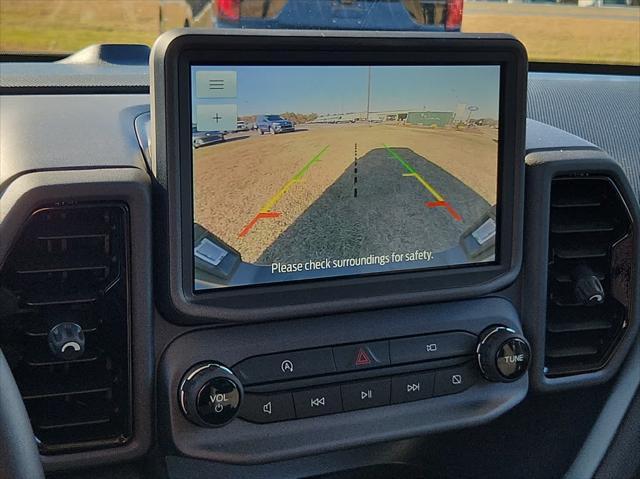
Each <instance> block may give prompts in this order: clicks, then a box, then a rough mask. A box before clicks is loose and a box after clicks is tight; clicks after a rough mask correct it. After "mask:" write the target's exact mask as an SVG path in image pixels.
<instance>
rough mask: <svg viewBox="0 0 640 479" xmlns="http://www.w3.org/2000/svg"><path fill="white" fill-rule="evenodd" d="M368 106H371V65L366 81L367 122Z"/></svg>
mask: <svg viewBox="0 0 640 479" xmlns="http://www.w3.org/2000/svg"><path fill="white" fill-rule="evenodd" d="M370 108H371V65H369V80H368V81H367V122H369V109H370Z"/></svg>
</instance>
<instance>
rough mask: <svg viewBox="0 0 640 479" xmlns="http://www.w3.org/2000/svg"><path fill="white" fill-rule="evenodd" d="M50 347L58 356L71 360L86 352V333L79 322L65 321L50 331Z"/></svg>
mask: <svg viewBox="0 0 640 479" xmlns="http://www.w3.org/2000/svg"><path fill="white" fill-rule="evenodd" d="M48 340H49V341H48V342H49V349H50V350H51V352H52V353H53V355H54V356H55V357H57V358H60V359H64V360H65V361H71V360H73V359H77V358H79V357H81V356H82V355H83V354H84V333H83V332H82V327H81V326H80V325H79V324H76V323H72V322H64V323H58V324H56V325H55V326H54V327H53V328H51V330H50V331H49V336H48Z"/></svg>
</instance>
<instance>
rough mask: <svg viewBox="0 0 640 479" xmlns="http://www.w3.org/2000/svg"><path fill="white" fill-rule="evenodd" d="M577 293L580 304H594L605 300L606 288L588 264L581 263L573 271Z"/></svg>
mask: <svg viewBox="0 0 640 479" xmlns="http://www.w3.org/2000/svg"><path fill="white" fill-rule="evenodd" d="M573 279H574V281H575V295H576V299H577V300H578V302H579V303H580V304H584V305H585V306H594V305H596V304H602V303H603V302H604V288H603V287H602V283H601V282H600V280H599V279H598V276H597V275H596V274H595V273H594V272H593V271H592V270H591V268H589V267H588V266H586V265H584V264H581V265H579V266H578V267H577V268H576V269H575V271H574V272H573Z"/></svg>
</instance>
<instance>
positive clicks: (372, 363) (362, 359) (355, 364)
mask: <svg viewBox="0 0 640 479" xmlns="http://www.w3.org/2000/svg"><path fill="white" fill-rule="evenodd" d="M333 357H334V359H335V361H336V369H337V370H338V371H353V370H354V369H366V368H376V367H380V366H388V365H389V342H388V341H375V342H372V343H360V344H349V345H347V346H335V347H334V348H333Z"/></svg>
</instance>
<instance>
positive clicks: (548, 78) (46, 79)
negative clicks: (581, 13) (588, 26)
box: [0, 63, 640, 198]
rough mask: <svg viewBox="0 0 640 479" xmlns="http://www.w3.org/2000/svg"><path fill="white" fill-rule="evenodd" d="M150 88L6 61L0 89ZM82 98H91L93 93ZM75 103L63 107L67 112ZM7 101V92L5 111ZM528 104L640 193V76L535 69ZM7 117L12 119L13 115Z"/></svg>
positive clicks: (145, 78)
mask: <svg viewBox="0 0 640 479" xmlns="http://www.w3.org/2000/svg"><path fill="white" fill-rule="evenodd" d="M148 87H149V72H148V68H147V67H144V66H116V65H106V66H105V65H69V64H61V63H38V64H33V63H4V64H2V66H1V68H0V93H3V94H8V95H19V94H24V93H29V94H35V95H38V94H40V95H46V94H50V93H61V92H65V93H68V94H72V93H85V94H86V93H89V92H93V93H113V94H115V93H119V94H121V93H126V92H131V93H134V92H136V93H139V92H140V91H141V90H146V89H148ZM110 96H114V95H110ZM122 100H123V99H122V98H121V99H119V100H117V101H118V102H120V101H122ZM81 101H82V102H83V103H85V102H86V103H89V98H88V97H85V98H84V99H83V100H81ZM107 101H110V100H107ZM71 103H74V102H70V103H69V104H68V105H67V106H66V107H64V110H65V111H66V112H67V114H68V113H70V112H71V110H72V107H71ZM125 103H127V102H126V101H125ZM6 105H8V103H7V101H6V97H5V98H3V99H2V106H3V110H5V109H6V108H5V106H6ZM527 109H528V113H527V115H528V117H529V118H532V119H534V120H538V121H540V122H543V123H547V124H549V125H552V126H555V127H557V128H560V129H562V130H566V131H568V132H569V133H573V134H574V135H576V136H579V137H581V138H584V139H585V140H587V141H589V142H591V143H594V144H595V145H597V146H599V147H601V148H602V149H604V150H605V151H607V152H608V153H609V154H610V155H611V156H612V157H613V158H614V159H615V160H616V161H617V162H618V163H619V164H620V166H621V167H622V169H623V170H624V172H625V173H626V175H627V177H628V178H629V181H630V183H631V186H632V188H633V190H634V192H635V194H636V196H637V197H638V198H640V134H639V133H638V132H640V77H638V76H612V75H588V74H572V73H530V74H529V94H528V104H527ZM3 113H4V112H3ZM3 116H4V115H3ZM74 116H76V115H74ZM4 119H5V120H6V121H9V122H11V120H10V119H9V117H8V116H6V117H4ZM41 124H42V126H44V123H43V122H42V123H41ZM69 126H71V125H69ZM45 128H46V127H45ZM3 136H4V137H5V138H6V136H5V135H3ZM50 151H51V150H50ZM3 166H4V165H3ZM4 173H5V172H3V176H6V174H4Z"/></svg>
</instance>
